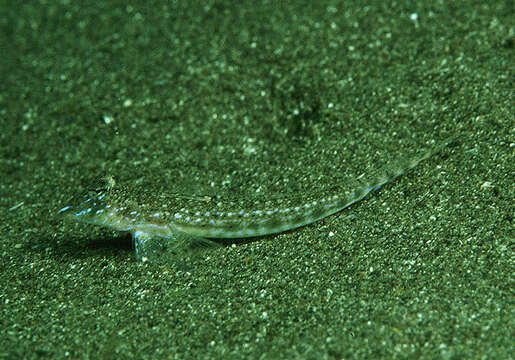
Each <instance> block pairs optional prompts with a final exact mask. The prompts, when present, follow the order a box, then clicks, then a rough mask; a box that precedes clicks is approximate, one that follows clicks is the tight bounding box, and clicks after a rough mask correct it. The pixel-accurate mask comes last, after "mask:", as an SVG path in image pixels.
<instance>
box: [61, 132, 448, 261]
mask: <svg viewBox="0 0 515 360" xmlns="http://www.w3.org/2000/svg"><path fill="white" fill-rule="evenodd" d="M453 141H454V139H453V138H451V139H448V140H445V141H443V142H441V143H440V144H439V145H437V146H435V147H433V148H431V149H430V150H427V151H425V152H423V153H422V154H419V155H418V156H415V157H412V158H410V159H401V160H399V161H397V162H395V163H394V164H393V165H388V166H385V167H384V168H382V169H379V170H378V171H376V172H374V173H373V174H372V175H368V176H363V177H359V178H358V179H356V181H353V182H350V184H351V185H349V186H348V190H339V191H333V192H331V191H330V192H328V193H325V194H319V193H313V194H303V195H302V196H297V197H283V196H275V197H273V196H270V197H263V198H261V199H232V200H230V199H223V198H219V197H212V196H188V195H181V194H175V193H166V192H163V193H160V194H150V195H149V194H145V191H144V190H143V189H142V190H141V191H138V190H134V189H131V192H129V191H127V190H126V189H124V188H120V187H117V185H116V182H115V180H114V178H113V177H112V176H108V177H106V178H105V179H106V181H105V185H104V186H101V187H100V188H97V189H95V190H91V191H88V192H87V194H85V195H83V196H82V200H81V201H79V202H78V204H77V205H68V206H65V207H63V208H62V209H60V210H59V211H58V214H59V215H60V216H64V217H66V218H68V219H71V220H74V221H78V222H83V223H88V224H93V225H97V226H103V227H107V228H111V229H114V230H117V231H124V232H129V233H131V234H132V239H133V247H134V249H135V254H136V258H137V259H138V260H141V261H143V262H147V261H157V260H159V259H161V258H163V255H164V254H165V253H169V251H168V250H170V249H172V250H173V249H175V250H176V249H179V248H183V247H184V245H188V246H191V247H216V246H221V245H220V243H219V242H217V241H215V240H216V239H243V238H257V237H262V236H267V235H272V234H277V233H282V232H286V231H291V230H294V229H297V228H300V227H303V226H306V225H309V224H312V223H314V222H317V221H319V220H322V219H324V218H326V217H328V216H331V215H334V214H336V213H339V212H341V211H342V210H344V209H346V208H348V207H349V206H350V205H352V204H354V203H356V202H358V201H360V200H362V199H363V198H365V197H366V196H367V195H368V194H369V193H371V192H373V191H375V190H378V189H380V188H381V187H383V186H384V185H385V184H387V183H389V182H392V181H394V180H395V179H397V178H398V177H399V176H401V175H403V174H404V173H406V172H407V171H408V170H410V169H413V168H414V167H416V166H417V165H418V164H420V163H421V162H422V161H424V160H426V159H428V158H430V157H432V156H433V155H435V154H437V153H438V152H440V151H441V150H442V149H443V148H445V147H447V146H448V145H449V144H450V143H452V142H453ZM139 194H143V195H140V196H135V195H139ZM131 195H132V196H131ZM172 253H173V251H172Z"/></svg>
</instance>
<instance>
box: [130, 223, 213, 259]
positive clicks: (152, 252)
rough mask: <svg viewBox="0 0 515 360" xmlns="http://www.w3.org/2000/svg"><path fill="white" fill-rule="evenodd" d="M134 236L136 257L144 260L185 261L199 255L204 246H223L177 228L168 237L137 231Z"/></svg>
mask: <svg viewBox="0 0 515 360" xmlns="http://www.w3.org/2000/svg"><path fill="white" fill-rule="evenodd" d="M132 238H133V244H134V250H135V252H136V258H137V259H138V260H140V261H143V262H147V261H149V262H159V263H161V262H169V261H175V262H176V261H177V260H180V261H185V260H186V259H187V258H190V259H191V258H192V257H196V256H199V255H200V254H201V252H202V248H213V247H220V246H222V245H221V244H219V243H217V242H215V241H211V240H208V239H204V238H201V237H197V236H192V235H189V234H186V233H184V232H181V231H176V230H170V236H167V237H158V236H155V235H152V234H148V233H145V232H142V231H135V232H134V234H133V235H132Z"/></svg>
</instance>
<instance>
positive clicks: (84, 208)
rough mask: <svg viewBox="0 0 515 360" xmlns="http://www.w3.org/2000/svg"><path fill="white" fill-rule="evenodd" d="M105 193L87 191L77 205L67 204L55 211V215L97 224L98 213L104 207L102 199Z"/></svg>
mask: <svg viewBox="0 0 515 360" xmlns="http://www.w3.org/2000/svg"><path fill="white" fill-rule="evenodd" d="M104 196H105V194H104V193H102V192H100V193H92V192H90V193H88V194H86V195H84V196H83V197H82V199H81V201H78V202H76V203H77V205H67V206H65V207H63V208H61V209H60V210H58V211H57V216H59V217H63V218H66V219H71V220H75V221H79V222H84V223H90V224H97V223H98V222H99V216H98V215H99V214H100V213H101V212H102V211H103V210H102V209H105V207H106V204H105V203H104V201H103V200H102V199H103V198H104Z"/></svg>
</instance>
